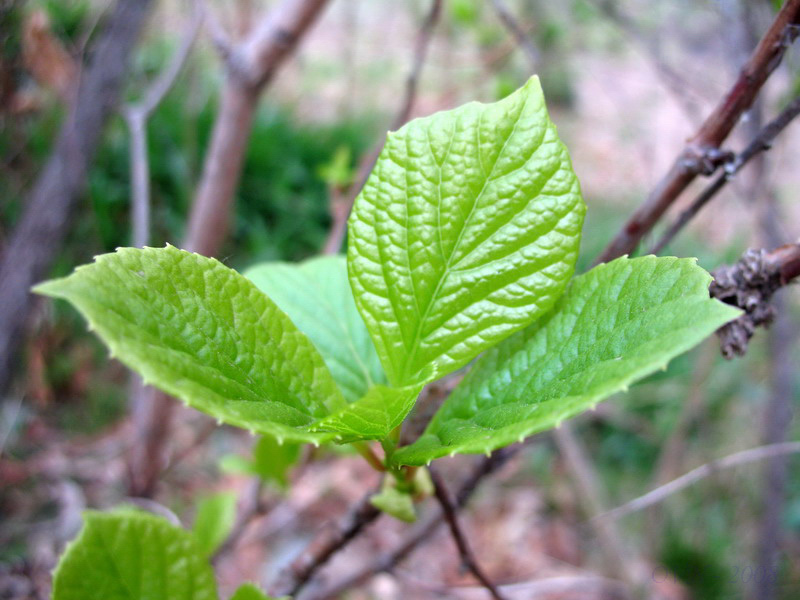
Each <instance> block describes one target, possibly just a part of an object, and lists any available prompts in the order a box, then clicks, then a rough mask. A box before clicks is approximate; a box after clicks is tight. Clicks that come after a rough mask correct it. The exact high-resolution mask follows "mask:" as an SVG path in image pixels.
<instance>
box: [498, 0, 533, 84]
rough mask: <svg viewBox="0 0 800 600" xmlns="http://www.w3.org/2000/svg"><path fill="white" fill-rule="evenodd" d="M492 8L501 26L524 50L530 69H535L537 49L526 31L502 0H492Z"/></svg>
mask: <svg viewBox="0 0 800 600" xmlns="http://www.w3.org/2000/svg"><path fill="white" fill-rule="evenodd" d="M492 8H494V12H495V14H497V18H498V19H500V22H501V23H502V24H503V27H505V28H506V29H507V30H508V32H509V33H510V34H511V36H512V37H513V38H514V40H515V41H516V42H517V45H518V46H519V47H520V48H522V51H523V52H525V56H527V57H528V60H529V61H530V63H531V69H532V70H536V67H537V66H538V65H539V51H538V50H537V49H536V46H534V45H533V42H532V41H531V38H530V37H529V35H528V32H526V31H525V29H524V28H523V27H522V25H520V24H519V22H518V21H517V19H516V18H515V17H514V15H513V14H511V11H510V10H509V9H508V7H507V6H506V3H505V2H503V0H492Z"/></svg>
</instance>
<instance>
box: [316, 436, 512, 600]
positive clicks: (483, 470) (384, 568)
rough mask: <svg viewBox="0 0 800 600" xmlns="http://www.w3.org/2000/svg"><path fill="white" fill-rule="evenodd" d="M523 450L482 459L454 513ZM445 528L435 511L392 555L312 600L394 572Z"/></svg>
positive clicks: (335, 595) (461, 491)
mask: <svg viewBox="0 0 800 600" xmlns="http://www.w3.org/2000/svg"><path fill="white" fill-rule="evenodd" d="M521 447H522V446H513V447H508V448H503V449H501V450H497V451H495V452H493V453H492V455H491V456H488V457H486V458H483V459H481V461H480V462H479V463H478V465H477V466H476V467H475V469H474V470H473V471H472V472H471V473H470V475H469V476H468V477H467V478H466V479H465V480H464V482H463V483H462V484H461V486H460V487H459V489H458V492H457V493H456V497H455V501H454V507H455V509H456V510H460V509H462V508H463V507H464V506H465V505H466V503H467V501H468V500H469V499H470V498H471V497H472V494H473V493H474V492H475V490H476V489H477V487H478V484H479V483H480V482H481V481H482V480H483V479H484V478H485V477H486V476H488V475H490V474H491V473H494V472H496V471H497V470H499V469H500V468H501V467H502V466H503V465H504V464H506V462H507V461H508V460H509V459H510V458H511V457H512V456H514V455H515V454H516V453H517V452H518V451H519V449H520V448H521ZM442 525H444V522H443V520H442V513H441V511H436V512H435V513H434V514H433V515H431V516H430V517H429V518H427V519H426V520H425V521H423V522H422V523H420V524H419V525H417V526H416V527H415V528H414V530H413V531H412V532H411V533H410V534H409V536H408V537H407V538H406V540H405V541H404V542H403V543H402V544H400V545H399V546H398V547H397V548H395V549H394V550H393V551H391V552H388V553H386V554H383V555H381V556H379V557H378V558H377V559H375V560H374V561H373V562H372V563H370V564H369V565H367V566H366V567H364V568H363V569H361V570H360V571H357V572H356V573H353V574H352V575H350V576H349V577H347V578H346V579H344V580H342V581H340V582H339V583H337V584H335V585H334V586H332V587H330V588H328V589H327V590H325V591H324V592H321V593H319V594H318V595H315V596H314V600H333V599H334V598H339V597H341V595H342V594H344V593H345V592H346V591H347V590H349V589H352V588H354V587H357V586H359V585H363V584H365V583H366V582H367V581H369V580H370V579H371V578H372V577H374V576H375V575H377V574H378V573H385V572H389V571H391V570H393V569H394V568H395V567H396V566H397V565H399V564H400V563H401V562H402V561H403V560H405V559H406V558H407V557H408V556H409V555H410V554H411V553H412V552H413V551H414V550H415V549H416V548H417V547H418V546H420V545H421V544H422V543H423V542H425V541H426V540H428V539H430V537H431V536H432V535H433V534H434V533H435V532H436V531H438V529H439V527H441V526H442Z"/></svg>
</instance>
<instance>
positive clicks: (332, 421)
mask: <svg viewBox="0 0 800 600" xmlns="http://www.w3.org/2000/svg"><path fill="white" fill-rule="evenodd" d="M422 387H423V384H421V383H419V384H414V385H409V386H405V387H389V386H385V385H376V386H373V387H371V388H370V389H369V390H368V391H367V393H366V394H365V395H364V397H363V398H361V399H360V400H358V401H357V402H354V403H352V404H349V405H347V406H345V407H343V408H341V409H340V410H338V411H337V412H335V413H333V414H331V415H330V416H327V417H325V418H324V419H322V420H321V421H318V422H317V423H315V424H314V425H312V428H311V430H312V431H328V432H333V433H335V434H336V437H335V439H336V440H337V441H339V442H354V441H357V440H382V439H384V438H386V437H387V436H388V435H389V434H390V433H391V432H392V430H394V429H395V427H398V426H399V425H400V424H401V423H402V422H403V419H405V417H406V415H407V414H408V413H409V412H410V411H411V409H412V408H414V403H415V402H416V400H417V396H419V393H420V392H421V391H422Z"/></svg>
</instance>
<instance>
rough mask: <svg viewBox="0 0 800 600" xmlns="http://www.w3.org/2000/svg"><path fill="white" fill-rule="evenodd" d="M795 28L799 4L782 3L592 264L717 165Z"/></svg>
mask: <svg viewBox="0 0 800 600" xmlns="http://www.w3.org/2000/svg"><path fill="white" fill-rule="evenodd" d="M799 27H800V0H788V1H787V2H786V4H784V5H783V8H782V9H781V10H780V12H779V13H778V14H777V16H776V17H775V20H774V21H773V22H772V25H771V26H770V28H769V29H768V30H767V32H766V33H765V34H764V37H762V38H761V41H760V42H759V43H758V45H757V46H756V48H755V50H753V53H752V54H751V55H750V58H749V59H748V61H747V63H746V64H745V65H744V67H743V68H742V71H741V73H740V75H739V78H738V79H737V80H736V82H735V83H734V85H733V86H732V87H731V89H730V90H729V91H728V93H727V94H726V95H725V97H724V98H723V99H722V100H721V101H720V103H719V104H718V105H717V107H716V108H715V109H714V110H713V112H712V113H711V114H710V115H709V116H708V118H707V119H706V120H705V121H704V123H703V124H702V125H701V126H700V128H699V129H698V131H697V132H696V133H695V135H694V136H693V137H692V139H691V140H690V141H689V143H688V144H687V145H686V147H685V148H684V149H683V151H682V152H681V153H680V154H679V155H678V156H677V158H676V159H675V161H674V163H673V164H672V166H671V167H670V170H669V171H668V172H667V174H666V175H665V176H664V177H663V178H662V179H661V181H659V183H658V184H657V185H656V187H655V188H654V189H653V191H652V192H651V193H650V195H649V196H648V198H647V200H645V202H644V203H643V204H642V205H641V206H640V207H639V208H638V209H637V210H636V211H635V212H634V213H633V215H631V216H630V218H629V219H628V221H627V223H625V225H624V226H623V227H622V229H621V230H620V231H619V232H618V233H617V235H616V236H615V238H614V239H613V240H612V241H611V242H610V243H609V245H608V246H607V247H606V248H605V250H604V251H603V253H602V254H601V255H600V257H599V258H598V260H597V261H596V262H598V263H601V262H608V261H610V260H612V259H614V258H617V257H618V256H622V255H623V254H628V253H631V252H633V251H634V250H635V249H636V247H637V246H638V245H639V242H640V241H641V239H642V237H644V236H645V235H646V234H647V233H648V232H649V231H650V230H651V229H652V228H653V226H654V225H655V224H656V223H657V222H658V220H659V219H660V218H661V216H662V215H663V214H664V212H666V210H667V209H668V208H669V207H670V206H671V205H672V204H673V202H675V200H676V199H677V198H678V197H679V196H680V194H681V192H683V191H684V190H685V189H686V188H687V187H688V185H689V184H690V183H691V182H692V181H694V179H695V177H697V176H698V175H700V174H710V173H712V172H713V171H714V170H715V169H716V167H717V166H719V164H720V163H721V162H722V161H719V160H718V157H717V154H718V152H719V147H720V145H721V144H722V142H723V141H725V139H726V138H727V137H728V134H729V133H730V132H731V130H732V129H733V128H734V126H735V125H736V123H737V122H738V121H739V118H740V117H741V116H742V114H744V112H745V111H746V110H747V109H748V108H750V106H751V105H752V104H753V101H754V100H755V98H756V96H757V95H758V93H759V91H760V90H761V87H762V86H763V85H764V83H765V82H766V80H767V79H768V78H769V76H770V75H771V74H772V72H773V71H774V70H775V68H776V67H777V66H778V65H779V64H780V62H781V59H782V58H783V55H784V54H785V52H786V49H787V47H788V46H789V45H790V44H791V42H792V41H794V39H795V37H796V36H797V34H798V31H800V29H799Z"/></svg>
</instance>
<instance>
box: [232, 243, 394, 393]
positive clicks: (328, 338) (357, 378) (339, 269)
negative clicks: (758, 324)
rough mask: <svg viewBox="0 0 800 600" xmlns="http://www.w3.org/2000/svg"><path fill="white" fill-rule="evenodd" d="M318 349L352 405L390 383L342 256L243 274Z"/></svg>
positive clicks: (274, 264) (273, 264)
mask: <svg viewBox="0 0 800 600" xmlns="http://www.w3.org/2000/svg"><path fill="white" fill-rule="evenodd" d="M244 276H245V277H247V278H249V279H250V280H251V281H252V282H253V283H255V284H256V285H257V286H258V288H259V289H260V290H261V291H262V292H264V293H265V294H267V296H269V297H270V298H271V299H272V301H273V302H275V304H277V305H278V307H280V309H281V310H283V311H284V312H285V313H286V314H287V315H289V318H291V319H292V321H293V322H294V324H295V325H297V328H298V329H299V330H300V331H302V332H303V333H305V334H306V335H307V336H308V337H309V338H311V341H312V342H314V345H315V346H316V347H317V350H319V353H320V354H321V355H322V358H323V359H325V364H326V365H328V368H329V369H330V371H331V374H332V375H333V378H334V379H335V380H336V383H338V384H339V388H340V389H341V390H342V394H343V395H344V397H345V399H346V400H347V401H348V402H355V401H356V400H358V399H359V398H361V397H362V396H363V395H364V394H366V393H367V390H368V389H369V388H370V387H371V386H372V385H375V384H382V383H386V375H384V373H383V368H382V367H381V363H380V360H379V359H378V354H377V352H376V351H375V345H374V344H373V343H372V339H371V338H370V337H369V333H368V332H367V327H366V326H365V325H364V321H363V320H362V319H361V315H360V314H358V309H356V305H355V302H354V301H353V292H352V291H351V290H350V282H349V281H348V280H347V263H346V260H345V258H344V257H343V256H321V257H318V258H312V259H310V260H307V261H305V262H303V263H299V264H293V263H280V262H270V263H262V264H260V265H256V266H254V267H252V268H250V269H248V270H247V271H245V272H244Z"/></svg>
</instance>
